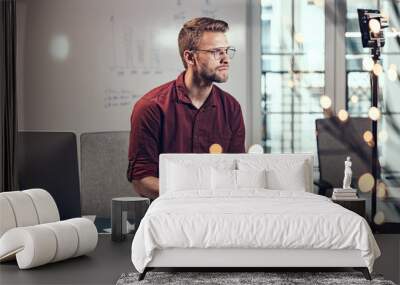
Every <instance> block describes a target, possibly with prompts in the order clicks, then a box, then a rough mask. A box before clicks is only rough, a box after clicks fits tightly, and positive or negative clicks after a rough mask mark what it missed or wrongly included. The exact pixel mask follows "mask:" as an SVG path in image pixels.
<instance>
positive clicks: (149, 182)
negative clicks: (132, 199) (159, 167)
mask: <svg viewBox="0 0 400 285" xmlns="http://www.w3.org/2000/svg"><path fill="white" fill-rule="evenodd" d="M132 185H133V190H134V191H136V192H137V193H138V194H139V195H140V196H142V197H147V198H151V199H155V198H157V197H158V195H159V189H160V186H159V181H158V178H157V177H153V176H148V177H144V178H142V179H140V180H133V181H132Z"/></svg>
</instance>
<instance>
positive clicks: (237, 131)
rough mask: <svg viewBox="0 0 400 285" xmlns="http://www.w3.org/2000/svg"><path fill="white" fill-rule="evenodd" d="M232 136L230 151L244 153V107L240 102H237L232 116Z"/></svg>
mask: <svg viewBox="0 0 400 285" xmlns="http://www.w3.org/2000/svg"><path fill="white" fill-rule="evenodd" d="M231 130H232V138H231V142H230V144H229V150H228V153H244V152H246V151H245V146H244V143H245V133H246V131H245V126H244V120H243V115H242V109H241V107H240V105H239V103H236V104H235V105H234V108H233V112H232V116H231Z"/></svg>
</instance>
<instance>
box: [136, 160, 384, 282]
mask: <svg viewBox="0 0 400 285" xmlns="http://www.w3.org/2000/svg"><path fill="white" fill-rule="evenodd" d="M210 166H211V167H212V168H211V170H210ZM312 167H313V159H312V155H311V154H285V155H283V154H279V155H278V154H263V155H260V154H218V155H211V154H162V155H161V156H160V197H159V198H157V199H156V200H155V201H154V202H153V203H152V204H151V206H150V208H149V209H148V211H147V213H146V215H145V217H144V218H143V220H142V222H141V224H140V226H139V228H138V231H137V232H136V235H135V237H134V240H133V243H132V262H133V264H134V266H135V267H136V269H137V270H138V271H139V272H141V273H142V275H141V276H140V279H142V278H144V274H145V273H146V271H148V270H149V269H151V268H154V267H168V268H170V267H238V268H243V267H354V268H359V269H361V270H362V271H363V273H364V275H365V276H366V278H370V276H369V272H371V271H372V267H373V263H374V260H375V259H376V258H377V257H378V256H379V255H380V251H379V248H378V246H377V244H376V242H375V239H374V237H373V235H372V233H371V230H370V228H369V226H368V223H367V222H366V221H365V220H364V219H363V218H362V217H360V216H359V215H357V214H355V213H353V212H351V211H349V210H347V209H345V208H343V207H341V206H339V205H337V204H335V203H333V202H331V201H330V200H329V199H328V198H326V197H323V196H320V195H316V194H313V193H312V189H313V185H312ZM210 171H211V172H210ZM210 173H211V174H210ZM263 183H265V185H263ZM261 186H262V187H261ZM278 189H280V190H278Z"/></svg>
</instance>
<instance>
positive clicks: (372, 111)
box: [368, 107, 381, 121]
mask: <svg viewBox="0 0 400 285" xmlns="http://www.w3.org/2000/svg"><path fill="white" fill-rule="evenodd" d="M368 117H369V118H370V119H371V120H373V121H377V120H379V118H380V117H381V111H380V110H379V109H378V108H377V107H371V108H369V111H368Z"/></svg>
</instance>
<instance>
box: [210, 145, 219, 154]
mask: <svg viewBox="0 0 400 285" xmlns="http://www.w3.org/2000/svg"><path fill="white" fill-rule="evenodd" d="M209 152H210V153H213V154H216V153H222V146H221V145H219V144H217V143H214V144H212V145H211V146H210V149H209Z"/></svg>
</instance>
